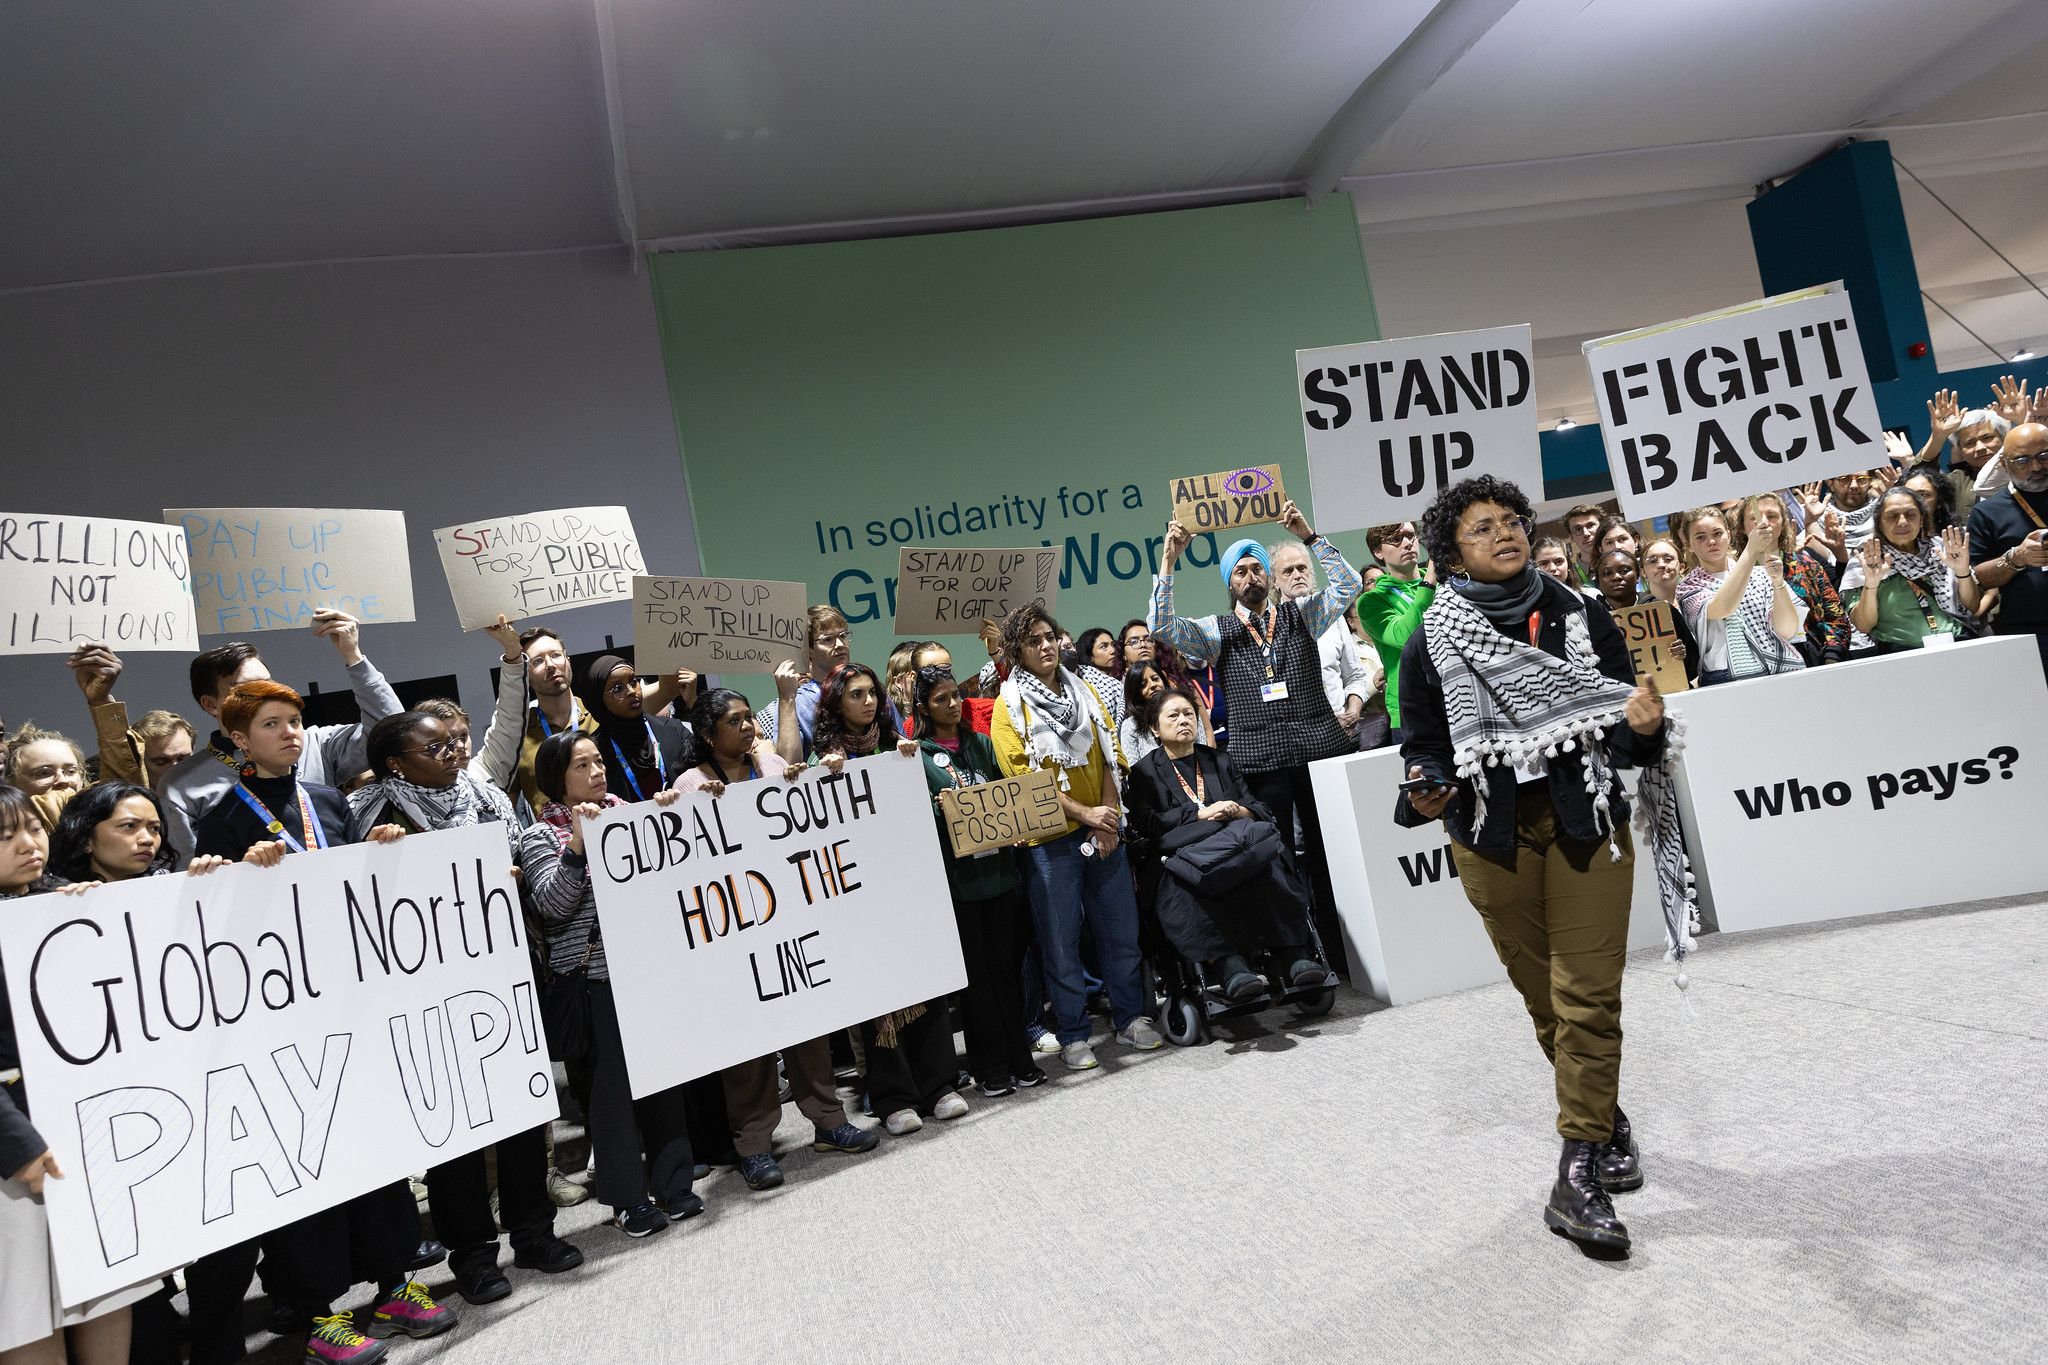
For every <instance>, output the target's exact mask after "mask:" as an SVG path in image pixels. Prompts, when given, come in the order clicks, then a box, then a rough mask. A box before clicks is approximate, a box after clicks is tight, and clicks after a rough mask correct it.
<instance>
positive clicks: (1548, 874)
mask: <svg viewBox="0 0 2048 1365" xmlns="http://www.w3.org/2000/svg"><path fill="white" fill-rule="evenodd" d="M1529 513H1530V509H1529V501H1528V499H1527V498H1526V497H1524V496H1523V494H1522V491H1521V490H1520V489H1519V488H1517V487H1515V485H1513V484H1511V483H1508V482H1506V481H1504V480H1501V479H1496V478H1493V477H1491V476H1483V477H1480V478H1475V479H1466V480H1465V481H1463V482H1461V483H1457V484H1454V485H1452V486H1451V487H1450V488H1449V489H1447V490H1445V492H1444V493H1443V494H1442V495H1441V496H1439V497H1438V498H1437V500H1436V502H1435V503H1433V504H1432V505H1431V506H1430V508H1429V510H1428V511H1427V512H1425V513H1424V514H1423V518H1422V536H1423V540H1424V542H1425V543H1426V544H1427V545H1428V547H1429V552H1430V558H1431V560H1432V561H1434V562H1435V563H1437V564H1439V565H1442V566H1443V567H1444V569H1445V570H1446V571H1447V572H1448V573H1449V575H1450V577H1449V579H1448V580H1447V583H1446V586H1445V589H1444V590H1443V591H1440V592H1438V593H1437V595H1436V600H1435V601H1434V602H1432V603H1431V604H1430V608H1429V610H1428V611H1427V612H1425V613H1424V614H1423V618H1422V625H1421V627H1420V628H1419V629H1418V630H1417V631H1416V632H1415V634H1414V635H1413V636H1411V637H1410V638H1409V641H1408V644H1407V646H1406V647H1405V648H1404V649H1403V650H1402V657H1401V716H1402V721H1403V724H1404V726H1405V727H1406V737H1405V738H1404V739H1403V741H1402V744H1401V755H1402V757H1403V759H1404V760H1405V761H1406V764H1407V772H1408V780H1407V781H1406V782H1403V783H1402V784H1401V788H1402V792H1403V795H1402V796H1401V797H1400V798H1399V799H1398V801H1397V805H1396V810H1395V819H1396V820H1397V821H1398V822H1399V823H1400V824H1402V825H1406V826H1418V825H1423V824H1426V823H1429V822H1431V821H1435V820H1439V819H1440V820H1442V821H1444V823H1445V826H1446V828H1447V830H1448V832H1449V834H1450V837H1451V856H1452V859H1453V861H1454V862H1455V863H1456V865H1457V872H1458V881H1459V885H1460V886H1461V887H1462V888H1463V889H1464V892H1465V896H1466V899H1467V900H1469V901H1470V902H1471V903H1472V906H1473V908H1474V909H1476V910H1477V911H1478V912H1479V917H1480V919H1481V920H1482V921H1483V922H1484V923H1485V925H1486V931H1487V934H1488V936H1489V937H1490V938H1491V939H1492V940H1493V944H1494V947H1495V949H1496V950H1497V951H1498V953H1499V954H1500V960H1501V965H1502V966H1504V967H1506V968H1507V973H1508V979H1509V981H1510V982H1512V983H1513V984H1514V987H1515V989H1516V990H1517V991H1518V992H1520V994H1521V996H1522V1001H1523V1003H1524V1004H1525V1005H1526V1006H1527V1007H1528V1010H1529V1017H1530V1019H1531V1020H1532V1021H1533V1022H1534V1023H1535V1026H1536V1041H1537V1043H1538V1044H1539V1045H1540V1046H1541V1047H1542V1048H1543V1053H1544V1056H1546V1057H1547V1058H1549V1059H1550V1061H1551V1065H1552V1070H1553V1073H1554V1075H1555V1085H1556V1093H1557V1106H1558V1116H1557V1131H1558V1133H1559V1134H1560V1135H1561V1136H1562V1138H1563V1139H1564V1147H1563V1151H1562V1153H1561V1155H1560V1157H1559V1160H1558V1168H1557V1183H1556V1184H1555V1185H1554V1186H1553V1187H1552V1189H1551V1194H1550V1202H1549V1204H1548V1206H1547V1207H1546V1208H1545V1209H1544V1214H1543V1217H1544V1222H1545V1223H1546V1224H1548V1225H1549V1226H1550V1227H1551V1228H1553V1229H1555V1230H1557V1231H1559V1232H1562V1233H1564V1234H1565V1235H1566V1236H1569V1237H1571V1238H1573V1239H1575V1240H1576V1241H1578V1242H1579V1243H1581V1244H1582V1245H1583V1246H1586V1247H1589V1248H1594V1249H1605V1250H1607V1251H1610V1252H1623V1251H1626V1250H1627V1249H1628V1246H1629V1234H1628V1229H1627V1228H1626V1227H1625V1226H1623V1224H1622V1222H1621V1220H1620V1219H1618V1218H1617V1217H1615V1214H1614V1205H1613V1203H1612V1201H1611V1200H1610V1199H1609V1198H1608V1193H1609V1191H1613V1190H1630V1189H1635V1188H1636V1187H1637V1186H1639V1185H1641V1184H1642V1182H1643V1174H1642V1168H1641V1165H1640V1161H1639V1158H1638V1155H1637V1150H1636V1145H1635V1141H1634V1138H1633V1135H1632V1133H1631V1130H1630V1127H1629V1121H1628V1118H1627V1116H1626V1115H1625V1114H1623V1113H1622V1111H1621V1106H1620V1105H1619V1104H1618V1103H1617V1102H1616V1092H1617V1089H1618V1087H1619V1083H1620V1077H1621V975H1622V967H1623V965H1624V961H1625V958H1626V954H1627V949H1628V919H1629V900H1630V896H1631V892H1632V887H1633V881H1634V862H1635V850H1634V845H1633V843H1632V841H1631V839H1630V834H1629V828H1628V813H1629V812H1628V802H1627V799H1626V797H1625V795H1624V789H1623V787H1622V785H1621V780H1620V778H1619V776H1618V775H1617V771H1616V770H1617V769H1619V768H1624V767H1630V766H1638V767H1642V768H1643V769H1644V772H1643V778H1642V784H1641V787H1640V789H1639V796H1640V798H1641V800H1642V801H1643V803H1644V805H1645V806H1646V807H1647V808H1648V809H1647V811H1646V814H1647V816H1648V822H1649V828H1650V830H1651V831H1652V832H1653V835H1654V851H1655V855H1656V862H1657V880H1658V887H1659V891H1660V893H1661V898H1662V900H1663V908H1664V914H1665V923H1666V926H1667V931H1668V932H1670V933H1671V935H1672V939H1673V942H1674V944H1675V945H1676V947H1677V950H1678V951H1679V952H1680V953H1681V954H1682V953H1683V952H1684V951H1685V950H1686V949H1687V948H1689V947H1690V946H1691V939H1690V937H1689V931H1690V928H1691V921H1692V916H1693V912H1692V909H1691V893H1690V892H1689V890H1688V889H1687V882H1688V880H1689V879H1688V876H1687V873H1686V871H1685V855H1684V845H1683V840H1682V837H1681V834H1680V831H1679V825H1678V811H1677V800H1676V788H1675V785H1674V784H1673V781H1672V775H1671V772H1670V770H1669V768H1668V766H1667V764H1668V760H1669V755H1670V753H1671V747H1670V746H1667V744H1666V734H1665V720H1664V702H1663V699H1662V698H1661V697H1659V696H1658V695H1657V690H1656V687H1655V686H1654V684H1652V683H1650V682H1647V681H1646V682H1643V683H1636V682H1635V681H1634V673H1633V670H1632V669H1631V667H1630V665H1629V655H1628V648H1627V646H1626V645H1625V644H1624V643H1623V641H1622V637H1621V632H1620V631H1619V630H1618V629H1616V627H1615V624H1614V620H1613V618H1612V617H1611V616H1610V615H1609V614H1608V612H1607V609H1606V607H1604V606H1602V605H1601V604H1600V603H1599V602H1597V601H1593V600H1591V599H1588V598H1585V597H1583V596H1581V595H1580V594H1579V592H1578V591H1577V590H1576V589H1575V588H1573V587H1571V586H1568V585H1566V584H1563V583H1559V582H1557V581H1556V580H1555V579H1553V578H1550V577H1549V576H1547V575H1545V574H1542V573H1539V572H1538V571H1537V570H1536V569H1535V568H1533V567H1532V566H1531V564H1530V562H1529V527H1530V520H1529Z"/></svg>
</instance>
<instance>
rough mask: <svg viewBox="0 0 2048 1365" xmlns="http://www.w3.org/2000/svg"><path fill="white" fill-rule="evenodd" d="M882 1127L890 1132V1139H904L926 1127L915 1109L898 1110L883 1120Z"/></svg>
mask: <svg viewBox="0 0 2048 1365" xmlns="http://www.w3.org/2000/svg"><path fill="white" fill-rule="evenodd" d="M882 1126H883V1127H884V1128H886V1129H888V1130H889V1136H890V1137H902V1136H903V1135H904V1134H905V1133H914V1132H916V1131H917V1130H918V1129H920V1128H922V1127H924V1120H923V1119H921V1118H919V1117H918V1116H917V1111H916V1110H915V1109H898V1110H897V1111H896V1112H895V1113H893V1114H891V1115H889V1117H888V1118H885V1119H883V1120H882Z"/></svg>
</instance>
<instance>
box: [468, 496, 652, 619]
mask: <svg viewBox="0 0 2048 1365" xmlns="http://www.w3.org/2000/svg"><path fill="white" fill-rule="evenodd" d="M434 544H435V546H436V547H437V548H438V549H439V550H440V551H441V568H442V571H443V572H445V573H446V574H447V575H448V591H449V593H450V594H451V595H452V596H453V597H454V598H455V614H456V617H457V619H459V620H460V621H461V622H462V628H463V629H464V630H481V629H482V628H484V627H485V626H488V625H490V624H491V623H492V622H493V621H495V620H497V619H498V617H499V616H501V615H502V616H508V617H510V618H512V619H513V620H515V621H523V620H525V619H527V618H528V617H532V616H540V615H544V614H546V613H547V612H551V611H563V610H566V609H567V608H569V607H587V606H590V605H592V604H594V603H598V602H624V601H629V600H630V599H631V598H632V596H633V575H635V574H644V573H646V572H647V564H646V561H645V560H643V559H642V558H641V557H640V541H639V538H638V537H637V536H635V535H634V534H633V519H632V518H631V517H629V516H627V515H626V509H625V508H623V507H570V508H565V509H563V510H561V511H555V512H533V513H529V514H528V515H525V516H518V517H500V518H498V519H497V520H495V521H472V522H465V523H464V524H462V525H460V526H445V527H443V528H441V529H440V530H438V531H436V532H434Z"/></svg>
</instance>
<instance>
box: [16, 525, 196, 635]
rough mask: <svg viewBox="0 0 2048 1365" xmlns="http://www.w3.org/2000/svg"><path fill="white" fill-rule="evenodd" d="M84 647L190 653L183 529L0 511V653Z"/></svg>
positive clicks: (188, 567) (192, 626)
mask: <svg viewBox="0 0 2048 1365" xmlns="http://www.w3.org/2000/svg"><path fill="white" fill-rule="evenodd" d="M87 644H99V645H108V646H111V647H112V648H113V649H115V650H117V651H118V652H120V653H122V654H134V653H138V652H140V651H142V650H149V649H156V650H177V651H179V652H180V653H186V654H191V653H197V652H198V649H199V632H198V629H197V624H196V619H195V616H194V612H193V609H192V562H191V556H190V555H189V554H188V552H187V551H186V548H185V533H184V532H183V531H180V530H179V529H178V528H177V527H175V526H165V525H164V524H163V523H162V522H155V521H115V520H112V519H111V518H108V517H60V516H42V515H39V514H37V513H34V512H0V654H69V653H70V652H71V651H72V650H74V649H76V648H77V647H78V646H80V645H87Z"/></svg>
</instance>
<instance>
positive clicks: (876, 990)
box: [583, 752, 967, 1095]
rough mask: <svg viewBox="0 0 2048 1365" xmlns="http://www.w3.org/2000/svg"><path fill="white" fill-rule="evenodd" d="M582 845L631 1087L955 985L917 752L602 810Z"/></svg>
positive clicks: (660, 1083) (957, 978) (954, 940)
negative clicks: (667, 801) (663, 802)
mask: <svg viewBox="0 0 2048 1365" xmlns="http://www.w3.org/2000/svg"><path fill="white" fill-rule="evenodd" d="M583 842H584V848H585V849H586V851H587V852H588V853H589V856H590V879H591V883H592V886H593V888H594V889H595V891H596V894H597V913H598V919H599V922H600V923H601V925H602V926H603V932H604V948H605V960H606V962H607V963H608V964H609V966H610V971H611V981H612V999H613V1001H614V1002H615V1003H616V1005H617V1006H618V1012H619V1034H620V1036H621V1038H622V1039H623V1040H624V1042H625V1047H626V1070H627V1073H628V1074H629V1075H630V1076H631V1078H632V1082H633V1093H634V1094H635V1095H651V1094H654V1093H655V1092H656V1091H660V1090H666V1089H667V1088H668V1087H670V1086H672V1085H680V1084H681V1083H683V1082H684V1081H688V1080H694V1079H695V1078H697V1077H699V1076H705V1075H709V1074H710V1073H711V1072H713V1071H717V1070H720V1069H721V1068H724V1067H728V1066H733V1065H735V1064H737V1063H739V1062H744V1061H748V1060H750V1059H752V1058H755V1057H761V1056H765V1055H766V1054H768V1053H770V1052H774V1051H776V1050H777V1049H779V1048H784V1047H788V1046H790V1045H792V1044H794V1043H801V1042H804V1041H805V1040H807V1039H811V1038H816V1037H819V1036H821V1035H823V1034H827V1033H830V1032H831V1031H832V1030H834V1029H839V1028H845V1027H847V1026H848V1025H850V1024H856V1023H859V1022H860V1021H861V1020H863V1019H874V1018H878V1017H880V1016H881V1015H883V1014H886V1013H888V1012H889V1011H890V1010H894V1009H901V1008H903V1007H905V1006H907V1005H913V1004H917V1003H919V1002H921V1001H926V1000H931V999H933V998H935V997H938V996H942V995H945V994H946V993H947V992H949V991H955V990H958V989H960V987H962V986H963V985H965V984H966V982H967V970H966V967H965V966H964V965H963V963H962V961H961V957H960V935H959V930H958V928H957V927H956V926H955V924H954V922H953V901H952V897H951V895H950V894H949V893H948V891H947V889H946V870H945V864H944V862H943V861H942V856H943V855H942V854H941V853H940V851H939V834H938V827H937V825H936V824H935V823H934V821H933V819H932V798H931V790H930V788H929V787H928V786H927V785H926V783H925V777H924V764H923V763H922V762H921V761H920V760H919V759H918V758H916V757H915V756H911V757H907V758H906V757H905V756H904V755H902V754H899V753H894V752H891V753H886V754H881V755H878V756H876V757H873V758H860V759H854V760H853V761H851V762H849V763H848V764H847V765H846V770H845V771H844V772H843V773H839V774H832V773H829V772H828V771H826V770H825V769H822V768H814V769H812V770H810V771H809V772H806V773H805V774H804V775H803V776H802V777H801V778H799V779H798V780H796V781H794V782H792V781H789V780H787V779H784V778H756V779H753V780H751V781H747V782H735V783H733V784H731V785H730V786H728V787H727V788H726V789H725V794H724V795H723V796H711V795H708V794H705V793H701V792H699V793H693V794H691V795H688V796H685V797H683V798H682V799H681V800H680V801H678V802H676V803H675V804H674V805H672V806H668V807H666V808H664V807H661V806H658V805H656V804H655V803H654V802H652V801H643V802H639V803H637V804H634V805H629V806H615V807H613V808H611V809H610V810H607V811H606V812H605V813H604V815H603V816H602V817H600V818H599V819H597V820H594V821H592V822H590V823H589V824H588V825H587V826H586V827H585V830H584V835H583Z"/></svg>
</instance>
